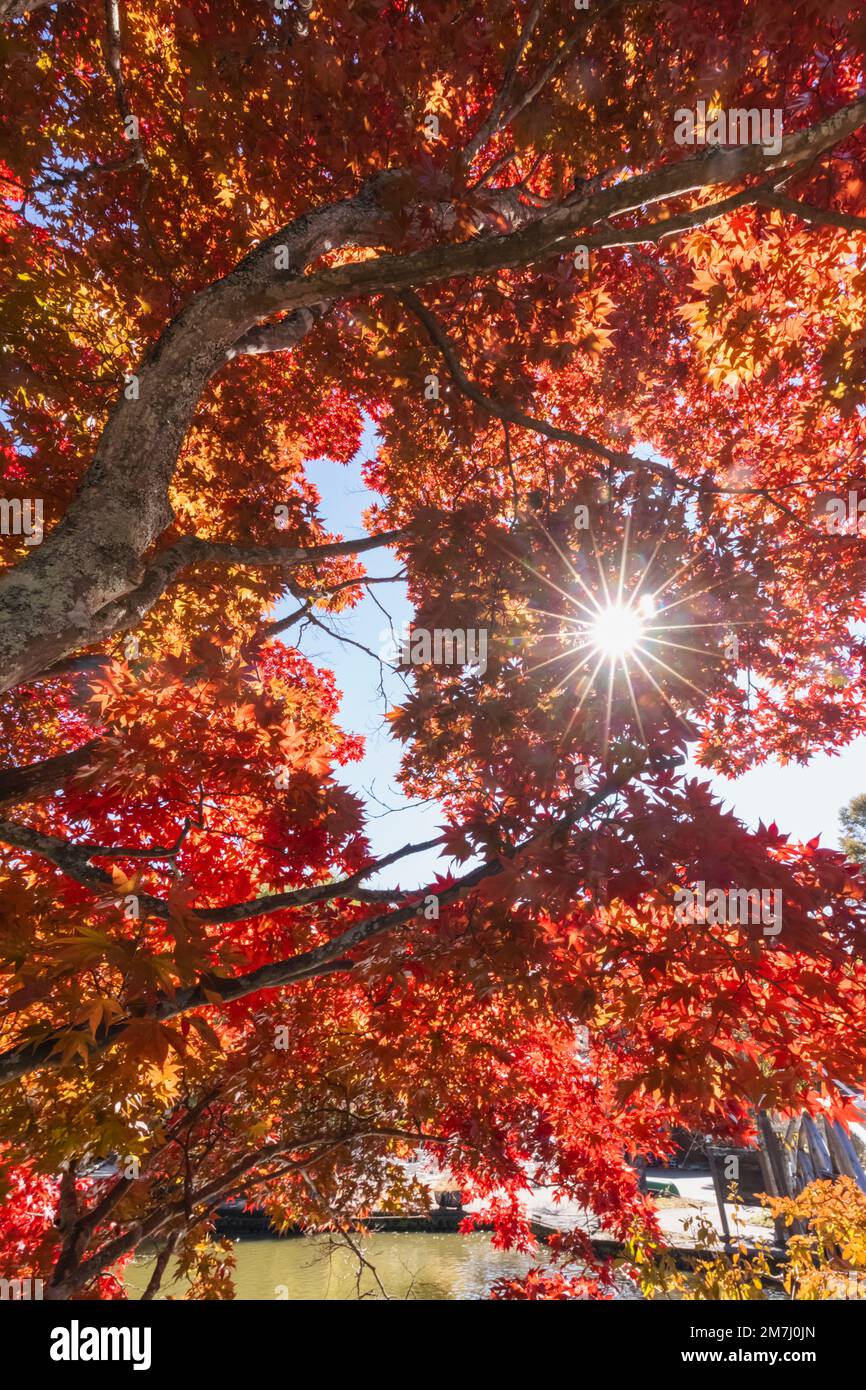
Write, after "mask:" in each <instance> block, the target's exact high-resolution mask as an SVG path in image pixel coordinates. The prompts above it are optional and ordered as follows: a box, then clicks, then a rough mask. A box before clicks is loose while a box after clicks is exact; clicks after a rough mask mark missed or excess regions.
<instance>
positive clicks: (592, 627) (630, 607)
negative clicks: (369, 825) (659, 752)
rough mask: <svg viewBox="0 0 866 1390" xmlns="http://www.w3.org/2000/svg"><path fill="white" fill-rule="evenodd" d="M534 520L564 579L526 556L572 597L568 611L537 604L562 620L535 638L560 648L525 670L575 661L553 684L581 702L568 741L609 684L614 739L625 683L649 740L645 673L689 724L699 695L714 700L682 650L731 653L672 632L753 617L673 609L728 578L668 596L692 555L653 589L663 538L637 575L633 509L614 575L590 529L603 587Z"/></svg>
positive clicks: (716, 656)
mask: <svg viewBox="0 0 866 1390" xmlns="http://www.w3.org/2000/svg"><path fill="white" fill-rule="evenodd" d="M534 520H535V521H536V524H537V525H538V527H539V529H540V530H541V532H542V534H543V535H544V537H545V538H546V540H547V541H548V542H549V544H550V545H551V546H552V548H553V549H554V550H555V551H556V553H557V555H558V556H559V558H560V559H561V560H562V562H563V564H564V565H565V568H566V571H567V578H566V579H565V583H564V584H562V583H556V582H554V580H552V579H550V578H549V577H548V576H547V575H546V574H543V573H542V572H541V570H539V569H538V568H536V567H535V566H534V565H532V564H531V563H529V562H528V561H526V560H524V561H523V563H524V564H525V565H526V567H527V568H528V569H529V570H531V572H532V573H533V574H534V575H535V576H536V578H538V579H540V580H541V581H542V582H543V583H544V584H546V585H547V586H548V587H549V588H550V589H552V590H553V591H554V592H555V593H556V594H557V595H558V596H559V597H560V599H563V600H565V603H566V605H567V610H566V612H564V613H563V612H562V611H559V612H553V611H551V610H549V609H543V608H535V609H534V610H533V611H534V612H535V613H536V614H538V615H540V616H544V617H547V618H553V619H555V620H556V623H557V627H556V629H554V630H553V631H545V632H541V633H539V634H538V635H537V636H536V638H535V639H534V642H533V644H535V643H536V642H542V641H544V642H547V643H549V642H550V641H551V640H552V641H554V642H555V643H556V644H557V646H558V648H559V650H558V651H557V652H556V653H555V654H554V655H553V656H550V657H547V658H545V659H544V660H543V661H539V662H537V663H535V664H534V665H530V666H525V667H524V668H523V669H524V673H525V674H529V673H530V672H535V671H539V670H541V669H543V668H545V667H550V666H553V665H555V664H556V663H558V662H568V663H569V665H568V669H567V670H566V671H565V673H564V675H563V676H562V677H561V678H560V679H559V680H558V682H557V684H556V685H555V686H554V688H553V691H552V693H553V694H554V695H556V694H558V693H560V692H561V691H565V690H567V689H573V690H574V693H575V694H576V695H577V697H578V699H577V703H576V704H575V706H574V708H573V709H572V710H571V711H570V713H569V719H568V724H567V727H566V729H565V730H564V732H563V735H562V738H563V742H564V741H565V740H566V739H567V738H568V736H569V734H570V732H571V729H572V728H573V727H574V723H575V721H576V719H577V717H578V715H579V714H580V711H581V709H582V708H583V707H584V705H585V704H586V701H587V700H588V698H589V697H590V695H591V694H592V693H593V692H594V691H598V692H600V691H601V690H602V689H603V687H604V684H605V683H606V685H607V690H606V711H605V729H604V743H605V744H607V742H608V739H609V734H610V725H611V717H612V712H613V702H614V695H615V691H616V689H617V687H618V686H622V687H624V690H625V693H626V695H627V697H628V700H629V702H630V704H631V708H632V710H633V712H634V716H635V721H636V724H637V727H638V729H639V731H640V736H641V740H642V741H643V742H644V743H646V735H645V732H644V727H643V720H642V718H641V712H640V708H639V703H638V700H637V698H636V696H635V689H634V680H633V678H635V677H638V675H639V676H640V678H642V680H644V681H646V682H647V683H648V684H649V685H650V686H652V687H653V689H654V690H655V692H656V694H657V695H658V697H659V698H660V699H661V700H662V701H663V702H664V704H665V705H666V706H667V708H668V709H669V711H670V712H671V713H672V714H673V715H674V716H675V717H676V719H677V721H678V722H680V723H685V724H686V725H688V718H687V711H688V709H689V708H692V707H693V706H694V704H695V703H696V702H695V699H694V696H695V695H697V696H698V697H700V698H701V699H702V700H706V699H709V692H708V691H707V690H705V689H703V688H702V687H701V686H700V685H698V684H696V683H695V682H694V681H692V680H691V679H690V678H689V677H688V676H686V675H685V674H684V672H683V671H682V670H679V669H677V664H676V663H677V654H678V653H680V652H689V653H693V654H697V655H698V656H700V657H702V658H703V659H704V660H705V661H709V662H721V661H724V660H725V658H724V657H723V656H722V655H721V653H719V652H717V651H713V650H712V649H710V648H709V647H707V646H695V645H692V644H691V643H688V642H682V641H676V640H672V639H673V638H674V636H681V635H685V634H688V635H691V634H692V633H697V631H698V629H704V630H706V629H708V628H723V629H725V630H726V631H731V630H732V629H733V628H735V627H741V626H745V625H747V624H745V623H743V622H741V621H740V622H737V621H732V620H730V619H724V620H721V621H719V622H690V621H682V620H673V621H672V620H671V617H672V614H673V610H675V609H677V608H680V607H681V606H682V605H683V604H687V603H689V602H693V601H695V600H697V599H699V598H701V597H702V596H703V595H704V594H706V593H708V592H710V590H711V589H714V588H718V587H720V586H721V584H723V583H725V581H724V580H722V581H719V584H718V585H704V586H703V587H702V588H698V589H694V590H693V591H692V592H684V593H679V594H677V596H676V597H668V598H666V596H667V595H668V594H669V591H671V590H672V589H674V586H675V585H676V584H677V582H678V581H679V580H681V579H682V577H683V576H684V574H685V573H686V571H687V570H688V568H689V567H690V565H691V564H692V561H691V560H686V561H685V562H684V563H683V564H682V565H681V566H680V567H679V568H678V569H677V570H676V571H675V572H674V573H673V574H669V575H668V576H667V577H666V578H665V579H664V580H663V581H661V582H659V583H658V584H657V586H656V587H655V588H653V587H652V586H651V585H650V578H651V571H652V569H653V565H654V562H655V560H656V557H657V555H658V550H659V545H658V544H657V545H656V546H655V548H654V550H653V552H652V555H651V556H650V558H649V560H648V561H647V563H646V564H645V565H644V567H643V569H642V570H641V571H640V572H639V573H636V574H633V575H631V576H630V575H629V532H630V523H631V517H630V516H629V517H627V519H626V526H625V532H624V536H623V542H622V550H621V553H620V556H619V564H618V566H617V571H618V573H617V574H616V577H615V578H612V576H611V574H610V572H609V571H608V572H606V570H605V566H604V564H603V562H602V558H601V556H600V554H599V551H598V547H597V545H596V542H595V538H594V536H593V535H592V533H591V532H588V533H586V534H587V535H588V537H589V540H590V543H591V545H592V552H593V556H594V559H595V562H596V567H597V570H598V586H597V587H595V588H593V587H590V585H589V584H587V582H586V580H585V579H584V578H583V576H582V575H581V574H580V573H579V572H578V570H577V569H576V568H575V566H574V564H573V563H572V562H571V560H570V559H569V556H568V555H567V554H566V552H565V551H564V550H563V549H562V548H561V547H560V546H559V545H558V544H557V543H556V541H555V540H554V538H553V537H552V536H551V535H550V533H549V532H548V531H547V529H546V528H545V527H544V526H542V525H541V522H540V521H539V520H538V518H534ZM568 610H570V611H568ZM665 656H669V658H670V659H669V660H665ZM672 663H673V664H672ZM654 671H655V674H653V672H654ZM657 677H658V679H657ZM665 686H668V687H670V688H671V694H675V693H676V687H677V686H678V687H679V696H678V697H677V703H674V700H673V699H672V698H671V694H669V693H668V690H667V689H666V688H665ZM690 692H691V693H690ZM678 705H679V707H678ZM694 735H695V737H697V731H694Z"/></svg>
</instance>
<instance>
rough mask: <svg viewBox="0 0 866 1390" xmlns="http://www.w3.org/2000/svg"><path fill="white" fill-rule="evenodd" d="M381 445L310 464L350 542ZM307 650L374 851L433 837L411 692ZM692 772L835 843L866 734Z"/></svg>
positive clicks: (397, 618) (318, 643)
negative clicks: (401, 778)
mask: <svg viewBox="0 0 866 1390" xmlns="http://www.w3.org/2000/svg"><path fill="white" fill-rule="evenodd" d="M372 445H373V435H372V431H371V430H369V429H368V430H367V431H366V432H365V435H364V438H363V441H362V447H361V450H360V452H359V453H358V455H357V456H356V457H355V458H354V459H353V460H352V462H351V463H350V464H348V465H346V464H338V463H334V462H332V461H331V460H329V459H320V460H317V461H316V462H315V463H312V464H309V465H308V476H309V477H310V479H311V481H312V482H313V483H315V485H316V487H317V488H318V489H319V492H320V493H321V497H322V506H321V512H322V515H323V517H324V519H325V521H326V523H327V525H328V526H329V528H330V529H331V530H332V531H334V532H339V533H340V534H341V535H343V536H344V537H346V538H349V537H357V536H362V535H365V534H366V532H365V530H364V527H363V525H362V523H361V516H362V514H363V512H364V511H365V510H366V508H367V507H368V506H369V505H370V502H371V500H373V499H372V496H371V493H370V492H369V490H368V489H367V488H366V487H365V486H364V483H363V481H362V478H361V467H362V464H363V461H364V459H365V458H366V457H368V456H369V453H370V450H371V448H372ZM398 568H399V563H398V562H397V560H396V559H395V557H394V556H393V554H392V553H391V552H389V551H383V552H382V553H381V554H379V553H378V552H374V553H373V554H371V555H369V556H368V557H367V564H366V569H367V571H368V573H369V574H376V575H381V574H393V573H394V572H395V571H396V570H397V569H398ZM374 592H375V594H376V598H377V599H378V601H379V603H381V604H382V606H383V607H384V608H385V609H387V611H388V613H389V614H390V615H391V617H392V619H393V622H394V625H395V627H396V628H397V629H398V630H399V627H400V624H401V623H402V622H404V621H405V620H410V619H411V617H412V607H411V604H410V603H409V601H408V598H407V596H406V588H405V585H404V584H402V583H396V584H382V585H377V586H376V587H375V589H374ZM296 606H297V605H296V604H294V603H291V604H285V605H283V606H282V607H281V609H280V610H279V611H280V612H281V613H286V612H288V611H289V610H290V607H291V608H294V607H296ZM327 621H328V622H329V624H330V625H331V626H332V627H333V628H334V629H335V630H338V631H340V632H342V633H344V634H346V635H347V636H350V637H353V638H354V639H355V641H357V642H360V643H363V645H364V646H366V647H369V648H370V649H371V650H372V651H374V652H378V651H379V650H380V647H381V642H382V634H383V632H384V631H385V630H386V629H387V626H388V624H387V619H386V618H385V617H384V615H383V613H382V612H381V610H380V609H379V608H378V607H377V606H376V603H375V602H374V601H373V599H372V598H370V597H367V596H365V597H364V599H363V600H362V602H361V603H360V604H358V606H357V607H356V608H353V609H351V610H349V611H347V612H346V613H345V614H344V615H342V616H340V617H336V618H334V617H329V618H328V619H327ZM297 632H298V629H297V628H294V629H292V631H291V632H290V633H289V634H287V638H288V640H289V641H292V640H295V639H296V638H297ZM301 649H302V651H303V652H304V653H305V654H306V655H307V656H308V657H310V658H311V659H312V660H315V661H316V662H317V663H318V664H320V665H322V666H326V667H328V668H329V669H330V670H332V671H334V673H335V675H336V679H337V685H338V687H339V689H340V690H341V691H342V692H343V701H342V705H341V708H340V723H341V725H342V727H343V728H345V729H346V730H347V731H349V732H351V733H357V734H363V735H364V737H365V739H366V752H365V756H364V759H363V761H362V762H360V763H354V764H351V765H350V766H348V767H346V768H341V769H339V779H340V780H341V781H343V782H345V783H346V784H347V785H348V786H350V787H351V788H352V789H353V790H355V791H356V792H358V793H359V794H360V795H362V796H363V797H364V799H365V801H367V802H368V803H369V816H370V819H369V824H368V827H367V830H368V835H369V838H370V841H371V844H372V846H373V849H374V852H376V853H377V854H379V855H381V854H387V853H388V852H389V851H391V850H394V849H397V848H399V847H400V846H401V845H403V844H406V843H409V842H413V843H415V842H417V841H419V840H426V839H430V838H431V836H433V835H435V834H436V831H437V827H438V825H439V824H440V820H441V818H440V816H439V812H438V808H437V806H436V805H435V804H426V805H424V804H422V805H412V804H410V803H409V802H407V800H406V798H405V797H404V796H403V795H402V793H401V792H400V789H399V786H398V785H397V781H396V776H397V771H398V768H399V764H400V746H399V744H397V743H396V742H395V740H394V739H392V738H391V737H390V734H389V726H388V724H387V720H386V719H385V711H386V708H387V706H388V704H389V703H390V704H391V705H394V704H399V703H400V702H401V698H402V697H403V696H404V695H405V687H404V686H403V685H402V682H401V681H400V679H399V678H398V677H396V676H393V675H390V674H389V673H387V672H386V673H385V678H384V690H385V694H386V697H387V698H386V701H383V700H382V698H381V696H380V694H379V692H378V684H379V676H380V668H379V665H378V663H377V662H376V661H375V660H374V659H373V658H372V657H370V656H367V655H365V654H364V653H363V652H360V651H358V649H357V648H356V647H352V646H347V645H344V644H343V643H341V642H339V641H337V640H335V639H332V638H330V637H329V636H328V635H327V634H326V633H324V632H321V631H320V630H319V629H316V628H313V629H308V630H307V631H306V632H305V633H304V635H303V638H302V640H301ZM693 771H695V772H697V774H698V775H699V776H701V777H703V778H705V779H706V780H708V781H709V782H710V784H711V785H712V787H713V788H714V790H715V792H716V794H717V795H718V796H720V797H721V798H722V800H723V802H724V803H725V805H726V806H727V807H729V808H730V809H732V810H734V811H735V812H736V814H737V815H739V816H740V818H741V819H742V820H743V821H745V822H746V824H747V825H750V826H756V825H757V824H758V821H759V820H761V819H763V820H764V822H765V823H768V822H769V821H772V820H775V821H776V823H777V825H778V826H779V828H780V829H781V830H782V831H784V832H786V833H788V834H790V835H791V836H792V837H793V838H795V839H802V840H808V839H811V838H812V837H813V836H814V835H820V836H821V842H822V844H825V845H836V844H838V840H839V810H840V808H841V807H842V806H844V805H845V804H846V803H847V802H848V801H850V799H851V797H852V796H855V795H857V793H859V792H863V791H866V736H864V737H863V738H858V739H857V740H855V741H854V742H853V743H852V744H850V745H849V747H848V748H846V749H844V750H843V752H842V753H841V755H839V756H836V757H829V756H827V755H825V754H817V755H816V756H815V757H813V758H812V760H811V761H810V763H809V764H808V765H807V766H805V767H801V766H799V765H794V764H789V765H788V766H787V767H781V766H779V764H778V763H776V762H768V763H766V764H765V765H763V766H761V767H757V768H755V769H753V770H752V771H751V772H748V773H746V774H745V776H743V777H740V778H737V779H736V780H729V779H727V778H722V777H716V776H712V775H710V774H708V773H707V772H706V770H705V769H693ZM379 803H381V804H379ZM437 866H438V869H439V870H440V871H441V869H442V867H443V866H442V864H441V861H439V860H438V858H437V855H436V852H435V851H428V852H426V853H423V854H419V855H415V856H413V857H412V858H410V859H406V860H403V861H401V863H399V864H397V865H394V866H393V867H392V868H391V869H389V870H387V871H386V873H385V874H383V875H382V876H381V877H380V879H378V880H371V882H377V883H381V884H395V883H400V884H402V885H403V886H407V887H408V886H414V885H419V886H420V885H422V884H424V883H426V882H427V881H428V880H429V879H430V878H431V877H432V876H433V875H434V874H435V872H436V871H437Z"/></svg>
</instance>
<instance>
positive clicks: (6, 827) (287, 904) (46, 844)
mask: <svg viewBox="0 0 866 1390" xmlns="http://www.w3.org/2000/svg"><path fill="white" fill-rule="evenodd" d="M0 842H2V843H3V844H7V845H11V846H12V847H13V848H15V849H20V850H24V851H26V852H27V853H28V854H37V855H39V857H40V858H41V859H47V860H48V861H49V862H50V863H51V864H54V865H55V866H56V867H57V868H58V869H61V870H62V871H63V873H65V874H66V876H67V877H68V878H71V879H73V880H74V881H75V882H76V883H80V884H81V885H82V887H84V888H90V889H92V890H93V891H94V892H95V893H101V894H104V893H105V892H106V890H107V891H108V892H109V893H112V894H113V895H114V896H117V893H116V890H115V889H114V882H113V879H112V877H111V875H110V874H109V873H107V872H106V871H105V869H100V868H99V867H98V865H95V864H92V863H91V862H90V861H91V860H92V859H96V858H100V859H109V858H114V859H119V860H120V859H128V858H145V859H153V860H157V859H165V858H169V857H173V856H174V855H176V854H177V853H178V850H179V848H180V845H179V844H177V845H175V846H174V847H171V848H169V849H167V850H166V849H165V847H163V846H156V847H155V848H152V849H144V848H143V849H132V850H131V849H129V848H128V847H127V846H125V845H115V846H111V845H88V844H80V845H76V844H72V843H71V842H70V841H68V840H60V839H57V838H56V837H55V836H54V835H46V834H44V833H43V832H42V831H41V830H36V829H34V828H33V826H29V825H20V824H18V823H17V822H15V821H9V820H0ZM441 843H442V839H441V836H436V837H435V838H434V839H431V840H424V841H423V842H421V843H420V844H416V845H404V846H403V847H402V848H401V849H398V850H393V851H392V852H391V854H388V855H385V856H384V857H383V858H382V859H377V860H374V861H373V862H372V863H371V864H367V865H365V866H364V867H363V868H362V869H358V870H357V871H356V872H355V873H354V874H350V875H348V877H346V878H342V879H337V880H336V881H330V882H328V883H316V884H311V885H310V886H309V887H308V888H290V889H287V891H286V892H285V893H269V894H266V895H264V896H262V897H259V898H250V900H249V901H248V902H243V903H229V904H227V905H226V906H225V907H201V908H190V911H192V912H194V913H195V915H196V917H198V918H199V920H200V921H202V922H206V923H209V924H211V925H223V924H225V923H227V922H245V921H248V920H249V919H250V918H252V917H264V916H267V915H268V914H270V913H272V912H284V911H286V910H287V909H288V908H297V907H308V906H309V905H310V904H311V903H323V902H331V901H332V900H334V899H338V898H345V899H348V900H352V901H355V902H372V903H393V902H394V901H395V900H396V899H398V898H403V897H406V896H408V895H407V893H406V892H404V891H402V890H401V889H399V888H366V889H365V888H359V887H358V884H360V883H362V882H363V881H364V879H365V878H370V877H372V875H373V874H376V873H379V871H380V870H381V869H385V868H387V867H388V866H389V865H390V864H394V863H396V862H397V861H398V860H399V859H405V858H406V857H407V856H408V855H411V854H419V853H421V851H423V850H427V849H433V848H434V847H435V846H436V845H439V844H441ZM136 896H137V897H138V903H139V908H140V909H141V911H142V913H144V914H146V915H148V916H151V917H158V918H160V920H161V921H164V922H168V921H170V920H171V917H172V912H173V909H172V906H171V904H170V903H168V902H167V901H166V900H165V899H164V898H158V897H155V896H154V895H153V894H151V893H138V894H137V895H136Z"/></svg>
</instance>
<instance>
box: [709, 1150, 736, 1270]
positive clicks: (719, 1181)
mask: <svg viewBox="0 0 866 1390" xmlns="http://www.w3.org/2000/svg"><path fill="white" fill-rule="evenodd" d="M708 1157H709V1160H710V1177H711V1178H712V1180H713V1188H714V1189H715V1193H716V1201H717V1202H718V1204H719V1216H720V1217H721V1219H722V1231H723V1233H724V1237H725V1249H726V1250H730V1248H731V1230H730V1227H729V1226H728V1213H727V1212H726V1211H725V1181H724V1175H723V1174H720V1173H719V1164H720V1163H721V1155H720V1153H719V1151H718V1149H712V1148H711V1149H710V1150H709V1151H708Z"/></svg>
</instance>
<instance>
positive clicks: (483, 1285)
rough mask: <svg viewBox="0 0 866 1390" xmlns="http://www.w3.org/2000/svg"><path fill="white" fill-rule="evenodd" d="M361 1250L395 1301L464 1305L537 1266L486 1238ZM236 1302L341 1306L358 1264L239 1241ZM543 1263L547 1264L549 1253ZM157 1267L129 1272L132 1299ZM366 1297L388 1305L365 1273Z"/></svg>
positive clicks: (297, 1248)
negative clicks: (464, 1301) (311, 1301)
mask: <svg viewBox="0 0 866 1390" xmlns="http://www.w3.org/2000/svg"><path fill="white" fill-rule="evenodd" d="M357 1244H358V1246H359V1248H360V1249H361V1251H362V1252H363V1255H364V1258H365V1259H366V1260H369V1262H370V1263H371V1264H372V1265H374V1266H375V1269H376V1274H377V1275H378V1278H379V1280H380V1282H381V1284H382V1286H383V1288H384V1289H385V1292H386V1293H387V1295H388V1296H389V1297H390V1298H395V1299H406V1298H415V1299H425V1300H435V1301H443V1300H458V1299H477V1298H486V1297H487V1294H488V1292H489V1289H490V1286H491V1284H493V1283H495V1282H496V1280H497V1279H506V1278H516V1277H518V1276H519V1275H521V1274H525V1273H526V1271H527V1270H528V1269H529V1268H530V1266H531V1265H532V1264H534V1263H536V1261H535V1260H534V1259H533V1258H532V1257H531V1256H529V1255H520V1254H517V1253H515V1252H514V1251H509V1250H494V1248H493V1246H492V1244H491V1242H490V1237H489V1236H487V1235H484V1234H481V1233H477V1232H476V1233H475V1234H473V1235H466V1236H462V1235H457V1234H442V1235H433V1234H423V1235H417V1234H412V1233H406V1234H398V1233H396V1232H387V1233H386V1232H382V1233H371V1234H370V1235H365V1236H363V1237H361V1238H360V1239H359V1240H358V1241H357ZM235 1254H236V1258H237V1271H236V1275H235V1287H236V1290H237V1297H238V1298H242V1299H267V1300H280V1299H283V1300H292V1301H295V1300H303V1299H315V1300H322V1299H328V1300H334V1301H338V1300H340V1299H355V1298H357V1297H358V1293H359V1287H358V1283H357V1280H358V1261H357V1259H356V1258H355V1257H354V1256H353V1255H352V1254H351V1253H350V1252H349V1251H347V1250H344V1249H336V1250H335V1249H334V1248H333V1247H332V1246H331V1244H330V1243H329V1241H328V1240H327V1238H325V1237H311V1238H298V1239H290V1240H268V1239H264V1240H250V1239H246V1240H239V1241H237V1242H236V1244H235ZM539 1258H540V1259H541V1260H543V1259H544V1253H543V1251H542V1252H540V1255H539ZM152 1268H153V1264H152V1261H147V1262H146V1263H142V1264H133V1265H130V1266H129V1267H128V1269H127V1273H126V1285H127V1290H128V1293H129V1296H130V1298H138V1297H140V1296H141V1293H142V1292H143V1290H144V1288H145V1287H146V1285H147V1281H148V1279H149V1277H150V1272H151V1269H152ZM181 1292H182V1290H181V1287H180V1286H179V1285H177V1284H174V1285H172V1284H170V1283H169V1282H168V1277H166V1279H165V1280H163V1285H162V1293H163V1294H166V1293H170V1294H173V1295H174V1296H175V1297H178V1296H179V1295H180V1294H181ZM360 1293H361V1294H366V1295H367V1297H370V1298H379V1299H381V1298H382V1293H381V1291H380V1289H379V1288H378V1287H377V1284H376V1279H375V1277H374V1276H373V1274H372V1273H371V1272H370V1271H369V1270H367V1269H364V1270H363V1271H362V1273H361V1278H360Z"/></svg>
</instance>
